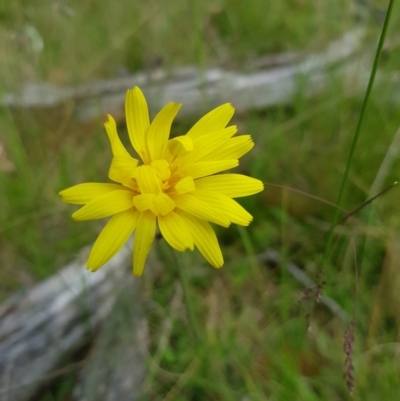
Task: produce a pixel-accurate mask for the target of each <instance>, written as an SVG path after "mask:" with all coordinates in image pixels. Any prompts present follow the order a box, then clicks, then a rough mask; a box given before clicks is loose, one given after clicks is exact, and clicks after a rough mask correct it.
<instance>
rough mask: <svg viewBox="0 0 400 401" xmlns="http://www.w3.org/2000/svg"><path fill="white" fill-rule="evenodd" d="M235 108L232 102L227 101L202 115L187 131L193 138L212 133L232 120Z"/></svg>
mask: <svg viewBox="0 0 400 401" xmlns="http://www.w3.org/2000/svg"><path fill="white" fill-rule="evenodd" d="M234 113H235V109H234V108H233V106H232V105H231V104H230V103H225V104H223V105H221V106H218V107H217V108H215V109H214V110H211V111H210V112H209V113H207V114H206V115H205V116H204V117H202V118H201V119H200V120H199V121H198V122H197V123H196V124H195V125H194V126H193V127H192V128H191V129H190V130H189V132H188V133H187V135H188V136H190V137H191V138H192V139H196V138H199V137H201V136H203V135H207V134H211V133H212V132H215V131H219V130H220V129H222V128H225V127H226V124H228V122H229V121H230V119H231V118H232V116H233V114H234Z"/></svg>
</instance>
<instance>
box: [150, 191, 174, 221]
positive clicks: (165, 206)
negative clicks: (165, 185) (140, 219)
mask: <svg viewBox="0 0 400 401" xmlns="http://www.w3.org/2000/svg"><path fill="white" fill-rule="evenodd" d="M174 208H175V202H174V201H173V200H172V199H171V198H170V197H169V196H168V195H167V194H164V193H163V192H161V193H159V194H157V195H155V197H154V209H153V211H154V214H155V215H157V216H158V215H161V216H165V215H167V214H168V213H170V212H171V211H172V210H174Z"/></svg>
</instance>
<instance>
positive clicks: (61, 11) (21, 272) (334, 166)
mask: <svg viewBox="0 0 400 401" xmlns="http://www.w3.org/2000/svg"><path fill="white" fill-rule="evenodd" d="M387 3H388V2H387V1H379V2H378V1H377V2H375V4H376V5H377V6H378V7H380V8H381V9H382V10H384V9H385V8H386V6H387ZM68 7H69V8H68ZM349 10H350V2H348V1H338V0H326V1H324V2H320V1H317V0H314V1H313V0H291V1H289V0H287V1H265V0H251V1H249V2H237V1H228V0H225V1H224V0H220V1H218V2H215V1H196V2H189V1H183V0H176V1H174V2H170V3H168V4H167V3H166V2H157V1H153V0H152V1H148V2H146V3H145V5H144V3H143V2H139V1H121V2H117V3H116V2H112V1H110V0H103V1H98V2H95V1H89V0H84V1H76V0H75V1H69V2H68V3H66V2H65V3H64V2H53V3H50V2H39V1H32V2H29V4H28V3H27V2H23V1H13V2H2V3H1V4H0V21H1V24H0V42H1V43H2V48H3V49H5V50H4V56H3V57H2V58H1V59H0V76H2V78H3V79H2V82H1V86H2V89H3V90H4V91H17V90H18V88H19V86H20V84H21V83H23V82H29V81H32V80H43V81H48V82H51V83H54V84H58V85H69V84H77V83H80V82H86V81H88V80H95V79H100V78H103V77H114V76H116V75H118V74H119V73H120V71H128V72H133V71H137V70H142V69H146V68H149V67H151V66H153V65H156V64H157V65H158V64H161V65H162V66H163V67H164V68H166V69H172V68H174V67H177V66H181V65H187V64H194V65H198V66H200V67H202V68H203V67H210V66H223V67H224V68H228V67H229V68H234V69H240V68H241V66H242V65H244V64H245V62H246V61H247V60H248V59H251V58H253V57H256V56H258V55H263V54H268V53H271V52H281V51H291V50H301V51H304V52H307V51H316V50H318V49H322V48H323V47H324V46H325V45H326V44H327V43H328V41H329V40H332V39H334V38H337V37H338V36H340V35H341V34H342V33H343V32H345V31H346V30H348V29H351V28H352V27H354V26H355V22H354V20H353V19H352V17H351V14H350V11H349ZM399 19H400V8H399V6H398V4H397V5H396V6H395V8H394V10H393V19H392V24H391V26H390V27H389V32H388V44H389V45H388V47H385V48H384V52H383V54H382V59H381V62H380V65H379V68H380V70H379V71H382V72H384V73H388V75H387V76H388V77H389V73H390V72H393V71H396V70H397V69H398V65H399V64H398V63H399V60H400V54H399V51H398V49H399V47H398V38H397V36H396V35H397V33H396V30H395V26H396V23H398V21H399ZM362 23H363V24H367V25H368V27H369V37H370V38H373V39H374V40H377V38H378V37H379V34H380V29H381V25H379V23H378V22H377V21H376V20H375V19H374V18H371V19H370V20H369V21H363V22H362ZM380 23H381V22H380ZM41 41H43V44H44V47H43V50H41V51H38V50H37V49H38V47H37V46H39V47H40V43H41ZM35 49H36V50H35ZM371 67H372V65H371ZM397 92H398V91H397V90H396V87H395V85H394V84H393V82H392V80H391V79H386V80H385V79H384V80H383V81H380V84H379V85H375V86H374V87H373V90H372V92H371V97H370V101H369V103H368V105H367V109H366V113H365V119H364V123H363V126H362V131H361V135H360V137H359V141H358V144H357V148H356V149H355V153H354V159H353V163H352V166H351V168H350V170H349V176H348V183H347V185H346V186H345V190H344V196H343V202H342V207H343V208H344V209H346V210H348V211H351V210H354V209H355V208H356V207H357V206H359V205H360V204H362V203H363V202H364V201H365V199H366V198H367V197H368V193H369V190H370V188H371V185H372V184H373V182H374V180H375V177H376V175H377V172H378V170H379V168H380V166H381V164H382V161H383V159H384V158H385V156H386V155H387V153H388V149H389V147H390V145H391V143H392V140H393V137H394V135H395V133H396V131H397V129H398V127H399V126H400V114H399V112H398V109H399V103H398V100H396V99H398V96H397V94H396V93H397ZM362 101H363V99H362V97H358V96H353V97H349V96H348V94H347V91H346V83H344V82H341V81H340V78H338V77H335V76H332V82H331V85H328V87H327V88H326V91H325V92H324V93H323V94H321V95H319V96H317V97H314V98H313V99H307V98H306V97H305V96H304V93H303V91H302V88H299V90H298V93H297V95H296V99H295V102H294V103H293V105H291V106H277V107H274V108H270V109H267V110H262V111H257V112H256V111H252V112H249V113H247V114H246V115H243V116H240V117H236V121H235V122H236V123H237V124H238V125H239V126H240V127H241V129H240V131H241V132H243V133H244V132H246V133H251V134H252V135H253V137H254V140H255V143H256V147H255V149H254V150H253V151H252V152H251V153H250V154H249V155H247V156H245V157H244V158H243V162H242V163H241V167H240V169H241V171H242V172H245V173H248V174H251V175H253V176H256V177H258V178H260V179H262V180H263V181H265V182H266V183H271V184H279V185H284V186H287V187H290V188H295V189H299V190H301V191H303V192H305V193H306V194H307V193H308V194H312V195H315V196H318V197H321V198H323V199H326V200H328V201H331V202H335V200H336V199H337V196H338V192H339V188H340V184H341V181H342V178H343V174H344V172H345V169H346V163H347V162H348V154H349V149H350V146H351V142H352V140H353V135H354V132H355V130H356V126H357V121H358V118H359V115H360V110H361V105H362ZM232 102H233V103H234V99H232ZM71 116H72V109H71V108H70V106H69V105H66V106H65V107H63V108H62V109H61V110H53V111H51V112H49V113H44V112H43V111H40V110H33V111H21V110H6V109H2V110H0V144H1V145H2V146H4V148H5V152H6V156H7V158H8V159H9V160H10V161H11V162H12V164H13V166H14V169H13V170H12V171H5V170H4V171H0V191H1V192H0V193H1V194H2V195H1V208H0V261H1V266H2V267H1V270H0V299H2V300H4V299H5V298H6V297H7V296H10V295H11V294H13V293H14V292H15V291H17V290H18V289H20V288H23V287H25V286H30V285H32V284H33V283H34V282H37V281H39V280H41V279H43V278H45V277H47V276H50V275H52V274H54V273H55V272H56V271H57V270H58V269H59V268H60V267H62V266H63V265H64V264H66V263H67V262H68V261H70V260H71V259H73V257H74V254H76V253H77V252H78V251H79V250H80V249H81V248H82V247H83V246H84V245H88V244H90V243H92V242H93V241H94V239H95V237H96V234H97V233H98V232H99V231H100V229H101V227H102V224H103V223H102V222H86V223H75V222H73V221H72V220H71V218H70V215H71V213H72V208H71V207H70V206H67V205H63V204H61V202H60V200H59V198H58V196H57V192H58V191H59V190H61V189H63V188H66V187H68V186H71V185H73V184H76V183H80V182H84V181H103V180H104V179H105V177H106V176H107V170H108V163H109V160H110V150H109V148H108V143H107V138H106V135H105V133H104V129H103V127H102V121H93V122H91V123H90V124H87V125H85V126H82V125H80V124H78V123H77V122H76V121H74V120H73V118H72V117H71ZM194 121H195V117H193V118H190V119H185V120H183V121H182V120H181V121H179V122H178V123H177V124H176V126H175V128H174V132H177V131H178V130H177V128H176V127H177V126H178V125H179V131H182V130H185V129H186V128H188V127H190V126H191V125H192V124H193V123H194ZM122 132H123V127H121V133H122ZM2 165H3V164H2V163H0V166H2ZM0 168H1V167H0ZM399 171H400V159H399V158H398V156H395V157H394V158H393V164H392V165H391V168H390V170H389V171H388V172H387V174H386V176H385V177H384V182H383V183H382V185H390V184H391V183H392V182H393V181H395V180H398V179H399V173H398V172H399ZM398 191H399V188H396V187H394V188H393V189H391V190H390V191H389V192H388V193H386V194H385V195H384V196H383V197H381V198H379V199H377V200H376V201H375V202H374V203H373V204H372V205H369V206H367V207H366V208H365V209H363V210H361V211H360V212H359V213H358V214H357V215H356V216H353V217H352V219H351V220H350V221H349V222H348V224H347V225H346V226H342V227H340V229H338V230H337V232H336V234H335V237H334V241H333V245H334V246H333V251H332V253H331V255H330V258H329V263H328V264H327V267H326V269H324V273H323V275H322V276H321V274H320V271H321V264H322V262H323V260H324V252H325V249H326V244H327V239H328V231H329V227H330V223H331V222H332V220H333V217H334V212H335V211H334V208H332V207H331V206H329V205H326V204H324V203H322V202H319V201H317V200H315V199H312V198H310V197H308V196H307V195H306V194H303V195H302V194H299V193H296V192H293V191H291V190H282V189H281V188H278V187H276V186H273V185H268V184H266V189H265V191H264V192H263V193H261V194H259V195H257V196H254V197H251V198H248V199H243V201H242V204H243V205H244V206H245V207H246V208H248V209H249V210H250V212H251V213H252V214H253V216H254V221H253V223H252V224H251V226H250V227H249V228H248V229H246V230H242V231H238V229H237V227H230V228H229V229H217V233H218V236H219V239H220V242H221V244H222V247H223V253H224V256H225V260H226V264H225V266H224V268H223V269H221V270H219V271H215V270H213V269H212V268H210V267H208V266H206V265H205V263H204V261H203V260H202V259H201V258H200V257H199V255H198V254H197V253H193V254H192V253H189V254H185V255H184V258H185V259H184V260H185V262H186V263H187V264H188V265H189V266H193V268H192V269H191V271H190V277H189V284H190V293H191V296H192V298H193V302H194V309H195V315H196V318H197V320H198V321H199V322H200V327H201V328H202V336H204V338H205V339H206V340H205V341H204V342H203V343H199V342H198V341H196V337H195V336H193V334H192V331H191V330H190V327H189V324H188V320H187V318H186V314H185V306H184V300H183V299H182V300H181V301H180V308H179V312H177V313H176V314H175V315H174V316H171V314H172V312H171V309H170V306H171V301H172V298H173V297H174V293H175V291H177V290H176V288H177V287H176V284H177V281H178V280H179V275H178V271H177V269H175V268H174V265H175V263H174V261H172V260H170V259H168V258H169V256H168V255H169V254H168V253H167V252H166V250H165V248H164V245H163V243H161V244H159V246H157V252H158V253H159V254H160V258H161V259H162V260H166V262H165V264H166V265H167V266H166V267H165V269H163V272H162V273H157V272H152V271H151V268H150V267H148V268H147V269H146V271H145V275H144V277H143V281H144V282H145V287H146V299H145V301H149V302H148V303H147V302H145V305H147V304H148V305H153V306H154V305H156V306H157V307H152V308H150V307H149V308H148V309H147V310H146V314H147V317H148V319H149V329H150V330H149V335H150V353H151V354H152V355H153V356H154V355H156V354H157V355H158V356H159V361H158V364H159V367H157V366H156V367H155V368H154V367H152V370H151V374H149V376H148V379H147V381H146V383H145V386H144V390H143V391H144V394H143V400H146V399H152V400H163V399H166V400H202V399H207V400H238V399H246V397H247V399H251V400H279V401H280V400H283V401H285V400H288V401H290V400H305V401H309V400H311V401H312V400H318V401H319V400H329V401H331V400H333V401H334V400H346V399H351V397H350V395H349V392H348V390H347V388H346V383H345V381H344V379H343V377H342V372H343V364H344V359H345V354H344V351H343V335H344V333H345V330H346V329H347V325H346V324H344V323H343V322H341V321H340V320H339V319H338V318H337V317H335V316H333V315H332V314H331V313H330V312H329V311H327V310H326V308H324V307H323V306H321V305H319V304H318V305H316V304H315V302H314V301H315V296H314V297H311V299H310V300H308V301H307V300H306V301H302V302H299V298H300V296H301V293H302V291H303V288H302V286H301V285H300V284H299V283H298V282H297V281H296V280H295V279H294V278H293V277H292V276H290V275H289V274H288V273H285V271H284V270H281V269H279V268H272V267H267V266H263V265H261V266H259V265H257V264H256V263H255V262H254V259H252V258H251V256H252V252H263V251H265V250H266V249H270V248H272V249H275V250H277V251H279V252H280V254H281V256H282V257H283V258H284V260H287V261H293V262H295V263H296V264H297V265H298V266H299V267H300V268H301V269H303V270H304V271H305V272H306V273H307V274H308V275H309V276H310V277H311V278H312V279H313V280H314V281H315V282H318V281H321V280H323V281H325V282H326V284H325V286H324V293H325V294H326V295H328V296H330V297H331V298H333V299H334V300H335V301H336V302H338V303H339V304H340V305H341V306H342V307H343V308H344V309H345V310H346V311H347V312H348V313H349V314H350V315H351V316H352V315H353V313H354V314H355V320H356V342H355V343H354V365H355V367H356V372H355V390H354V395H353V399H355V400H363V401H364V400H377V399H384V400H386V399H388V400H389V399H397V398H398V396H399V395H400V389H398V384H397V383H398V377H399V373H400V363H399V361H398V358H397V359H396V353H397V352H398V345H397V342H398V341H399V332H400V331H399V328H400V319H399V315H398V308H397V305H398V302H399V296H398V293H399V288H400V277H399V270H398V267H397V266H398V262H399V260H400V253H399V249H400V218H399V216H400V213H399V212H400V209H399V203H398V198H399V193H398ZM364 244H366V245H365V246H364ZM355 260H356V262H357V263H356V267H355ZM356 269H357V271H358V278H357V276H356V274H355V271H356ZM356 288H357V292H356ZM150 301H151V302H150ZM309 311H311V312H312V313H311V315H310V319H309V320H308V319H307V316H306V315H307V313H308V312H309ZM169 317H172V318H173V325H172V331H171V332H170V333H167V334H165V333H162V332H161V331H160V330H161V329H160V327H162V322H163V321H164V320H165V319H167V318H169ZM163 335H167V338H166V340H167V342H166V344H167V345H166V347H165V349H161V350H160V349H159V346H160V341H159V340H160V337H162V336H163ZM72 386H73V379H72V378H71V377H69V376H68V377H66V378H65V380H64V381H61V382H60V383H59V384H56V385H54V386H53V390H49V392H48V394H47V395H45V396H44V397H45V398H43V400H44V399H46V400H57V401H61V400H66V399H67V396H68V393H69V390H68V389H70V388H71V387H72Z"/></svg>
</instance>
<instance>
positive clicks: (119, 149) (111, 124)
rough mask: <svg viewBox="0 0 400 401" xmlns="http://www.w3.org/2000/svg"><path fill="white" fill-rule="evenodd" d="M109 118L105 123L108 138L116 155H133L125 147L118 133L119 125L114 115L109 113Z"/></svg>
mask: <svg viewBox="0 0 400 401" xmlns="http://www.w3.org/2000/svg"><path fill="white" fill-rule="evenodd" d="M107 117H108V120H107V121H106V122H105V123H104V126H105V128H106V132H107V135H108V139H109V140H110V145H111V150H112V153H113V155H114V156H116V157H131V155H130V154H129V152H128V151H127V150H126V149H125V146H124V145H123V144H122V142H121V140H120V139H119V136H118V133H117V125H116V124H115V120H114V118H113V117H112V116H110V115H109V114H108V116H107Z"/></svg>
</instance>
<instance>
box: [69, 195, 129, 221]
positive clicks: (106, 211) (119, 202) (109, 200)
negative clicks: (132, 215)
mask: <svg viewBox="0 0 400 401" xmlns="http://www.w3.org/2000/svg"><path fill="white" fill-rule="evenodd" d="M132 196H133V194H132V192H131V191H129V190H116V191H112V192H108V193H106V194H104V195H100V196H98V197H97V198H94V199H92V200H91V201H90V202H88V203H87V204H86V205H85V206H83V207H81V208H80V209H79V210H77V211H76V212H75V213H73V215H72V218H73V219H74V220H94V219H102V218H104V217H108V216H112V215H113V214H117V213H120V212H123V211H125V210H128V209H130V208H132V207H133V202H132Z"/></svg>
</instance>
